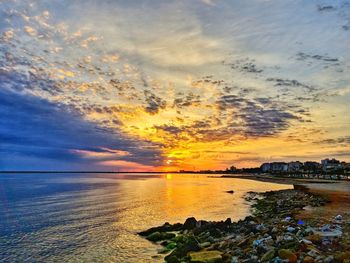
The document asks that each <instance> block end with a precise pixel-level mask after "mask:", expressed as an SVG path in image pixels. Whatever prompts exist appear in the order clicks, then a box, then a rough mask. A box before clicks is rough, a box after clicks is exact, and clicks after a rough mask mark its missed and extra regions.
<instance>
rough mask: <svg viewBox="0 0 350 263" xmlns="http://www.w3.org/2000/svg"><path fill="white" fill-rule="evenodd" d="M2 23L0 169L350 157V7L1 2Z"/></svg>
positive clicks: (299, 2) (297, 2) (291, 2)
mask: <svg viewBox="0 0 350 263" xmlns="http://www.w3.org/2000/svg"><path fill="white" fill-rule="evenodd" d="M0 17H1V22H0V103H1V104H0V113H1V116H2V118H1V119H0V124H1V126H0V151H1V155H2V156H5V157H2V158H1V159H0V162H1V163H0V170H1V169H39V170H44V169H83V170H84V169H87V170H89V169H108V170H111V169H119V170H123V169H125V170H133V167H134V168H135V170H142V169H146V170H153V169H155V170H174V169H175V170H177V169H193V167H197V168H203V169H206V168H225V167H227V166H229V165H231V164H232V162H237V163H236V165H238V166H240V165H241V166H243V165H249V166H254V165H257V164H258V163H259V162H261V161H264V160H265V159H266V158H270V159H273V158H276V159H279V158H282V156H286V154H285V152H290V155H291V156H292V155H293V156H298V155H299V156H302V157H305V158H306V157H307V156H310V157H312V156H316V155H317V156H319V155H321V154H323V155H327V154H331V153H334V151H332V149H331V145H333V144H334V145H337V146H336V147H337V150H339V152H341V153H343V155H342V156H344V158H350V156H348V155H346V153H347V152H349V151H348V146H347V145H348V140H347V137H348V134H349V131H350V125H349V122H348V120H347V116H349V114H350V111H349V107H348V101H349V100H350V92H349V87H350V77H349V76H350V53H349V47H348V43H349V41H350V35H349V25H350V2H349V1H348V0H337V1H331V0H322V1H321V0H315V1H307V2H305V1H303V0H286V1H283V2H278V1H261V0H252V1H225V0H220V1H219V0H217V1H216V0H191V1H149V0H135V1H108V0H102V1H95V0H85V1H83V0H77V1H73V2H72V1H68V0H52V1H47V0H43V1H39V0H29V1H17V0H5V1H0ZM315 137H317V139H315ZM315 142H318V143H315ZM213 149H219V150H220V153H216V152H213ZM316 153H317V154H316ZM267 155H268V156H267Z"/></svg>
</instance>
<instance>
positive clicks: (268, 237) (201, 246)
mask: <svg viewBox="0 0 350 263" xmlns="http://www.w3.org/2000/svg"><path fill="white" fill-rule="evenodd" d="M242 177H244V178H245V179H250V180H258V181H265V180H266V181H269V182H275V183H276V182H278V183H279V182H282V183H286V184H290V183H295V185H294V189H293V190H279V191H269V192H266V193H263V194H258V193H254V192H252V193H248V194H247V195H246V197H245V198H246V200H247V201H249V202H250V203H251V213H252V215H251V216H248V217H246V218H245V219H244V220H240V221H238V222H231V220H230V219H225V218H223V221H216V222H207V221H203V220H199V219H195V218H188V219H187V220H186V221H185V222H184V223H183V224H180V223H179V224H174V225H170V224H165V225H163V226H161V227H158V228H151V229H149V230H147V231H145V232H141V233H140V234H141V235H142V236H144V237H145V238H146V239H148V240H150V241H153V243H158V244H161V245H162V246H163V248H162V249H160V250H159V253H160V255H161V254H165V258H164V259H165V261H166V262H171V263H176V262H203V263H205V262H231V263H235V262H305V263H308V262H341V263H342V262H349V260H350V253H349V250H350V239H349V233H350V221H349V220H350V209H349V208H350V205H349V201H350V194H349V191H348V189H349V187H350V186H349V184H348V182H322V181H311V180H281V179H280V178H277V179H275V178H271V177H269V178H256V177H253V176H250V177H249V178H247V177H246V176H244V175H243V176H240V178H242ZM310 181H311V182H310ZM165 233H167V234H168V233H171V234H169V235H168V236H167V234H165ZM160 255H158V256H160Z"/></svg>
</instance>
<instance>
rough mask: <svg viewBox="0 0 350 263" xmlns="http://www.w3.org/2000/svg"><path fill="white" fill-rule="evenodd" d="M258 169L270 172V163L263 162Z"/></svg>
mask: <svg viewBox="0 0 350 263" xmlns="http://www.w3.org/2000/svg"><path fill="white" fill-rule="evenodd" d="M260 170H261V171H262V172H263V173H267V172H270V170H271V164H270V163H263V164H262V165H261V166H260Z"/></svg>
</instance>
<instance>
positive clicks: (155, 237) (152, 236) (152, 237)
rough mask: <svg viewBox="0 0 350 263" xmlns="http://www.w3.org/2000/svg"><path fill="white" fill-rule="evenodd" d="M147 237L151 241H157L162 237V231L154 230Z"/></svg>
mask: <svg viewBox="0 0 350 263" xmlns="http://www.w3.org/2000/svg"><path fill="white" fill-rule="evenodd" d="M146 239H147V240H149V241H153V242H156V241H159V240H161V239H162V234H161V233H160V232H154V233H152V234H150V235H149V236H147V237H146Z"/></svg>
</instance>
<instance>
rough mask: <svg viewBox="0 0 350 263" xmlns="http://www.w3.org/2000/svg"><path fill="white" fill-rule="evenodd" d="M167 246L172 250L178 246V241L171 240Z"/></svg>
mask: <svg viewBox="0 0 350 263" xmlns="http://www.w3.org/2000/svg"><path fill="white" fill-rule="evenodd" d="M166 248H167V249H169V250H171V249H174V248H176V243H175V242H170V243H169V244H167V245H166Z"/></svg>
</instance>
